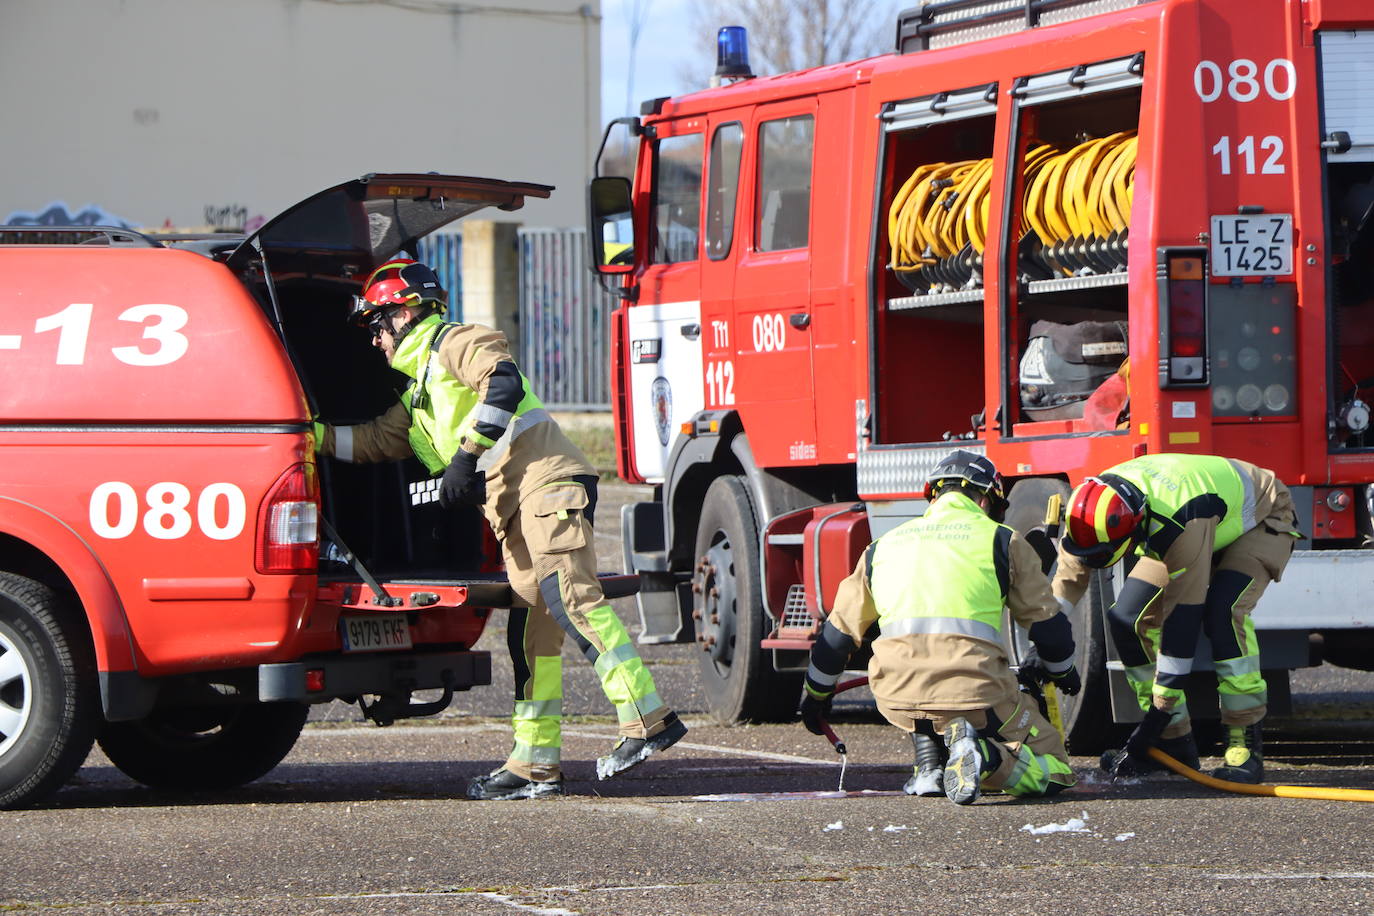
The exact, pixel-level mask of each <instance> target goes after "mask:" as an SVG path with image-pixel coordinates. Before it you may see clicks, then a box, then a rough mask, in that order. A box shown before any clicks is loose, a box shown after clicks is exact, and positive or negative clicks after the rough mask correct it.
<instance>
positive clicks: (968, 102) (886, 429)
mask: <svg viewBox="0 0 1374 916" xmlns="http://www.w3.org/2000/svg"><path fill="white" fill-rule="evenodd" d="M996 90H997V87H996V85H995V84H991V85H987V86H977V87H971V88H968V89H962V90H959V91H957V92H942V93H937V94H934V95H928V96H923V97H920V98H914V99H909V100H904V101H899V102H894V103H891V104H889V105H887V106H885V107H884V111H883V114H882V120H883V129H884V132H885V135H884V139H883V148H882V165H881V169H882V173H881V174H882V186H881V191H880V197H879V200H878V212H877V219H878V224H879V227H878V232H877V244H876V246H875V255H874V256H875V258H876V259H878V261H879V269H877V270H875V271H874V275H875V277H876V278H877V279H876V285H877V289H876V301H877V303H878V306H877V316H876V326H877V327H876V333H875V334H874V336H873V346H874V348H875V352H874V354H873V357H874V358H873V364H874V367H875V385H876V390H875V392H874V401H875V406H876V409H877V415H876V423H875V429H874V441H875V442H881V443H884V444H903V443H913V442H934V441H938V440H940V439H941V438H943V437H944V436H945V434H946V433H951V434H954V435H961V434H964V433H967V432H969V431H970V430H971V429H972V428H973V426H974V425H975V424H974V421H973V419H972V418H973V417H974V416H976V415H977V414H979V413H980V412H981V411H982V409H983V403H984V397H983V325H982V317H983V279H982V274H983V262H982V255H983V240H984V238H985V232H986V227H987V220H986V219H984V218H983V216H982V212H983V211H982V203H980V202H986V201H987V188H988V184H989V181H990V178H991V170H992V162H993V159H992V153H993V132H994V129H995V125H996V119H995V113H996ZM970 204H971V205H970ZM935 379H938V380H939V381H938V384H935V383H934V382H933V381H932V380H935Z"/></svg>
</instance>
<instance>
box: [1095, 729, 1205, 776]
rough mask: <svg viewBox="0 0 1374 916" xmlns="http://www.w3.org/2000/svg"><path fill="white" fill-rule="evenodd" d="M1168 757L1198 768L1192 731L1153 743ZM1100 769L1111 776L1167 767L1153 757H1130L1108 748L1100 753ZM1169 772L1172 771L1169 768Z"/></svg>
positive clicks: (1156, 770)
mask: <svg viewBox="0 0 1374 916" xmlns="http://www.w3.org/2000/svg"><path fill="white" fill-rule="evenodd" d="M1154 746H1155V747H1157V748H1159V749H1160V750H1161V751H1163V752H1164V753H1166V754H1168V755H1169V756H1170V757H1172V758H1174V759H1175V760H1177V761H1178V762H1179V763H1181V764H1183V765H1184V766H1186V767H1192V768H1193V769H1195V770H1196V769H1197V768H1198V756H1197V740H1196V739H1194V738H1193V733H1192V732H1191V731H1190V732H1185V733H1184V734H1182V735H1179V736H1178V737H1176V738H1160V739H1159V740H1158V741H1156V742H1155V744H1154ZM1101 766H1102V769H1103V770H1105V771H1106V772H1108V773H1111V774H1112V775H1113V776H1122V777H1127V776H1144V775H1145V774H1146V773H1157V772H1159V771H1160V770H1165V769H1167V768H1166V767H1165V766H1164V764H1162V763H1156V762H1155V761H1154V759H1153V758H1146V759H1144V760H1142V759H1141V758H1139V757H1132V756H1131V755H1130V754H1129V753H1127V752H1126V751H1125V750H1109V751H1105V752H1104V753H1103V754H1102V760H1101ZM1169 772H1173V771H1172V770H1169Z"/></svg>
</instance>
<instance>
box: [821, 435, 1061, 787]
mask: <svg viewBox="0 0 1374 916" xmlns="http://www.w3.org/2000/svg"><path fill="white" fill-rule="evenodd" d="M926 498H927V499H929V500H931V503H930V506H929V508H928V509H927V510H926V513H925V515H923V516H921V517H920V518H916V519H912V520H911V521H909V522H906V523H905V524H903V525H900V526H899V527H897V528H895V529H893V530H892V531H889V532H888V533H886V534H884V535H883V536H881V537H879V538H878V539H877V540H876V541H874V542H873V543H872V544H871V545H870V546H869V547H868V549H867V550H866V551H865V552H864V555H863V557H862V558H861V559H860V560H859V562H858V564H857V566H855V568H854V572H853V573H852V574H851V575H850V576H849V577H848V578H847V579H845V580H844V582H842V583H841V584H840V588H839V593H838V595H837V596H836V599H835V608H834V610H833V611H831V612H830V616H829V618H828V619H827V620H826V622H825V624H824V626H823V627H822V630H821V634H820V637H819V638H818V639H817V641H816V644H815V646H814V647H813V648H812V651H811V664H810V667H809V669H808V670H807V673H806V684H805V691H804V693H803V696H802V710H801V712H802V720H803V722H805V723H806V725H807V727H808V728H809V729H811V730H812V731H813V732H815V733H817V734H819V733H820V728H819V724H820V723H819V719H820V717H821V716H823V715H824V713H825V711H826V710H827V709H828V706H829V702H830V697H831V695H832V693H833V692H834V688H835V681H836V680H837V678H838V677H839V675H840V674H841V673H842V672H843V671H844V669H845V667H846V665H847V663H848V660H849V657H850V655H851V654H852V653H853V652H854V650H855V649H856V648H857V647H858V646H859V644H860V643H861V642H862V641H863V639H864V638H865V636H866V634H868V633H869V630H870V629H871V628H873V627H874V626H875V625H876V627H877V635H876V636H875V637H874V638H873V660H872V661H871V662H870V663H869V668H868V672H869V685H870V687H871V689H872V691H873V696H874V698H875V699H876V700H877V702H878V709H879V711H880V712H882V714H883V716H884V717H885V718H886V719H887V720H888V721H889V722H891V723H892V724H893V725H895V726H897V727H898V728H899V729H901V730H902V731H904V732H906V733H907V734H909V735H912V736H914V741H915V743H916V744H917V752H918V753H917V758H918V771H917V773H916V774H915V776H914V777H913V781H912V782H911V783H908V791H909V792H910V793H911V794H938V793H937V792H936V791H928V787H929V786H930V785H935V786H938V785H939V782H943V786H942V790H943V793H944V794H945V795H946V796H947V797H948V798H949V799H950V800H951V801H953V802H955V803H956V804H962V805H966V804H970V803H971V802H973V801H974V800H976V799H977V798H978V795H979V793H980V792H981V790H983V789H1000V790H1001V791H1003V792H1007V793H1008V794H1011V795H1025V796H1042V795H1054V794H1056V793H1058V792H1059V791H1061V790H1062V789H1064V788H1066V787H1068V786H1071V785H1073V784H1074V782H1075V778H1074V774H1073V770H1072V769H1071V768H1070V766H1069V761H1068V756H1067V754H1066V753H1065V750H1064V741H1063V738H1062V737H1061V736H1060V734H1059V732H1058V731H1056V730H1055V728H1054V726H1052V725H1051V724H1050V723H1049V722H1048V721H1046V719H1045V718H1044V716H1042V715H1041V713H1040V710H1039V708H1038V705H1037V703H1036V700H1035V699H1034V698H1033V697H1031V696H1030V695H1029V694H1027V693H1023V692H1022V691H1021V690H1020V689H1018V686H1017V679H1016V675H1015V674H1013V673H1012V670H1011V668H1010V666H1009V663H1008V660H1007V655H1006V649H1005V648H1004V647H1005V646H1006V644H1007V634H1006V633H1005V632H1004V631H1003V608H1009V609H1010V610H1011V616H1012V619H1013V620H1014V621H1015V622H1016V623H1018V624H1021V625H1022V626H1025V627H1029V628H1030V637H1031V641H1032V642H1033V643H1034V644H1035V647H1036V649H1037V651H1038V653H1039V665H1041V666H1043V671H1044V673H1045V675H1046V676H1048V677H1050V678H1053V679H1054V681H1055V682H1056V683H1057V684H1058V685H1059V686H1060V687H1061V689H1063V690H1064V692H1066V693H1075V692H1077V690H1078V686H1079V678H1078V673H1077V670H1076V669H1075V668H1074V664H1073V654H1074V645H1073V635H1072V632H1071V629H1070V626H1069V622H1068V619H1067V618H1066V617H1065V616H1064V614H1063V613H1062V611H1061V608H1060V605H1059V603H1058V602H1057V601H1056V600H1055V598H1054V596H1053V595H1052V594H1051V592H1050V583H1049V580H1048V579H1047V578H1046V577H1045V574H1044V572H1043V571H1042V569H1041V562H1040V558H1039V556H1038V555H1037V554H1036V552H1035V550H1034V548H1032V547H1031V546H1030V544H1029V543H1027V542H1026V541H1025V540H1024V539H1023V538H1022V537H1021V536H1020V535H1018V534H1017V533H1016V532H1015V531H1013V530H1012V529H1011V528H1009V527H1007V526H1006V525H1002V524H999V523H998V522H997V521H995V520H994V518H993V517H990V515H991V516H1000V514H1001V512H1002V511H1003V510H1004V509H1005V505H1006V502H1005V498H1004V494H1003V488H1002V478H1001V475H1000V474H998V473H997V469H996V468H995V467H994V466H993V464H992V462H991V461H989V460H988V459H987V458H985V457H983V456H981V455H976V454H973V453H972V452H968V451H964V450H962V449H960V450H959V451H956V452H954V453H952V454H950V455H949V456H947V457H946V458H945V459H944V460H943V461H942V462H941V463H940V465H939V466H938V467H937V468H936V469H935V471H934V473H933V474H932V475H931V476H930V480H929V482H928V483H927V485H926ZM935 732H939V733H940V734H941V735H942V736H943V738H944V742H945V745H946V749H947V752H948V762H947V764H946V765H945V767H944V770H943V774H942V778H941V779H940V780H929V781H925V780H922V779H921V777H922V775H923V774H922V773H921V772H920V769H919V766H920V764H921V762H922V759H921V758H922V757H923V756H928V755H923V754H922V748H921V740H920V735H921V734H922V733H924V734H925V736H926V738H927V739H932V738H933V737H934V735H933V733H935Z"/></svg>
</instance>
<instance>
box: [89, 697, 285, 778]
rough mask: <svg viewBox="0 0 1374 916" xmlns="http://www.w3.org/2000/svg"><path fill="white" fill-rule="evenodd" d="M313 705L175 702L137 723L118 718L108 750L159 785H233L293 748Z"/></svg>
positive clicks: (122, 765) (108, 730)
mask: <svg viewBox="0 0 1374 916" xmlns="http://www.w3.org/2000/svg"><path fill="white" fill-rule="evenodd" d="M309 711H310V708H309V706H307V705H306V704H305V703H244V704H225V705H213V706H186V707H170V708H165V709H158V710H155V711H154V712H153V713H152V715H150V716H148V717H147V718H145V719H140V720H138V721H136V722H110V723H108V724H106V726H105V728H104V730H103V731H102V732H101V733H100V749H101V750H103V751H104V752H105V755H106V756H107V757H109V758H110V762H111V763H113V764H114V765H115V766H117V767H119V769H120V770H121V771H122V772H123V773H124V774H125V775H127V776H129V777H130V778H132V779H136V780H138V781H139V782H141V783H143V784H144V785H146V786H151V787H153V788H155V789H181V790H191V789H211V790H213V789H229V788H233V787H235V786H241V785H243V784H244V783H246V782H252V781H253V780H255V779H257V778H258V777H259V776H263V775H265V774H266V773H267V772H268V771H269V770H271V769H272V768H273V767H275V766H276V765H277V764H279V763H281V761H282V758H284V757H285V756H286V755H287V754H289V753H290V752H291V748H292V747H294V746H295V744H296V739H297V738H299V737H300V734H301V729H302V728H304V727H305V718H306V715H307V714H308V713H309Z"/></svg>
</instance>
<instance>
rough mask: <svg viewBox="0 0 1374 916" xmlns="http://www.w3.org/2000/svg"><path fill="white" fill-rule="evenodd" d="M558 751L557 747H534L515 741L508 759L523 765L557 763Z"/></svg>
mask: <svg viewBox="0 0 1374 916" xmlns="http://www.w3.org/2000/svg"><path fill="white" fill-rule="evenodd" d="M560 750H561V749H560V748H558V747H557V746H554V747H535V746H533V745H531V744H527V743H525V742H524V741H517V742H515V746H514V747H513V748H511V752H510V757H511V759H512V760H519V761H522V762H524V763H558V760H559V757H560Z"/></svg>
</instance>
